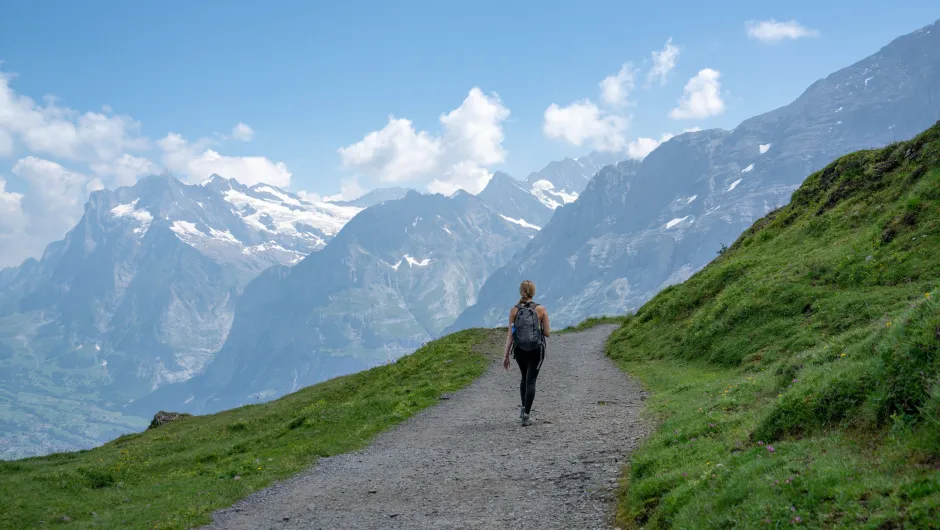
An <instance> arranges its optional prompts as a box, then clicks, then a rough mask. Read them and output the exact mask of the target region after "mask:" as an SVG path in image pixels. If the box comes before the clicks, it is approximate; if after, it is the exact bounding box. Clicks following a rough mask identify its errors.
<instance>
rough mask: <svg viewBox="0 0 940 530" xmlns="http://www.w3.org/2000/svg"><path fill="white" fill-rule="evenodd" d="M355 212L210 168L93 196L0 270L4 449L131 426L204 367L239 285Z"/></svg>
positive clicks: (77, 441)
mask: <svg viewBox="0 0 940 530" xmlns="http://www.w3.org/2000/svg"><path fill="white" fill-rule="evenodd" d="M360 210H361V209H360V208H357V207H351V206H338V205H334V204H329V203H322V202H308V201H304V200H302V199H300V198H299V197H298V196H296V195H293V194H290V193H288V192H286V191H284V190H281V189H278V188H276V187H273V186H268V185H256V186H252V187H250V188H249V187H246V186H243V185H241V184H239V183H238V182H236V181H233V180H228V179H225V178H222V177H219V176H217V175H213V176H212V177H211V178H209V179H208V180H207V181H206V182H204V183H203V184H202V185H185V184H183V183H181V182H180V181H178V180H177V179H175V178H173V177H171V176H153V177H147V178H144V179H142V180H140V181H139V182H137V184H136V185H135V186H133V187H126V188H120V189H117V190H113V191H109V190H102V191H96V192H94V193H92V195H91V198H90V199H89V201H88V203H87V204H86V205H85V212H84V215H83V216H82V218H81V220H80V221H79V223H78V224H77V225H76V226H75V227H74V228H73V229H72V230H70V231H69V232H68V234H67V235H66V236H65V238H64V239H63V240H61V241H57V242H55V243H52V244H50V245H49V246H48V247H47V249H46V251H45V253H44V254H43V255H42V257H41V258H40V259H38V260H34V259H30V260H27V261H26V262H24V263H23V264H22V265H21V266H20V267H18V268H14V269H7V270H6V271H5V272H4V273H3V275H2V282H0V407H2V408H0V411H2V415H0V421H3V422H4V424H3V426H4V429H3V431H4V437H3V438H2V439H0V454H4V455H6V454H7V453H8V451H14V450H19V449H18V448H23V447H31V448H36V449H37V450H42V451H49V450H60V449H73V448H76V447H84V446H87V444H88V443H89V441H90V440H95V441H97V440H99V438H100V437H101V436H109V435H110V434H112V433H114V432H122V429H124V428H125V427H126V426H127V422H131V423H132V424H137V423H139V422H138V421H137V420H136V419H133V418H124V417H123V416H122V415H121V414H120V413H118V412H117V411H118V408H119V407H120V405H122V404H126V403H128V402H130V401H132V400H134V399H137V398H140V397H142V396H145V395H147V394H149V393H150V392H152V391H153V390H155V389H157V388H159V387H161V386H163V385H166V384H171V383H174V382H179V381H183V380H186V379H188V378H189V377H192V376H193V375H194V374H196V373H199V372H200V371H202V370H203V368H204V367H205V366H206V364H207V363H208V362H209V361H210V360H211V359H212V356H213V354H214V353H215V352H216V351H218V349H219V348H220V347H221V346H222V344H223V343H224V341H225V339H226V337H227V336H228V333H229V330H230V328H231V325H232V320H233V317H234V310H235V300H236V298H237V296H238V295H239V293H240V292H241V291H242V289H244V287H245V285H246V284H247V283H248V282H249V281H250V280H251V279H253V278H254V277H255V276H256V275H257V274H258V273H259V272H260V271H262V270H264V269H266V268H267V267H269V266H271V265H272V264H283V265H289V264H291V263H296V262H297V261H298V260H299V259H300V258H302V257H303V256H306V255H307V254H309V253H311V252H315V251H317V250H319V249H322V248H323V247H324V246H325V245H326V243H327V242H328V241H329V240H330V239H332V238H333V237H334V236H335V235H336V234H337V233H338V232H339V230H340V228H341V227H342V226H343V225H344V224H345V223H346V222H348V220H349V219H351V218H352V217H353V216H354V215H355V214H357V213H358V212H359V211H360ZM99 409H100V410H99ZM109 410H110V411H113V412H107V411H109ZM92 417H98V419H96V420H91V419H89V418H92Z"/></svg>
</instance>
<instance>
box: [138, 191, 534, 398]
mask: <svg viewBox="0 0 940 530" xmlns="http://www.w3.org/2000/svg"><path fill="white" fill-rule="evenodd" d="M523 191H524V190H523ZM506 217H507V216H506V215H502V214H500V213H498V212H496V211H494V210H493V209H492V208H490V207H489V206H487V204H486V203H485V202H484V201H483V200H482V199H481V198H479V197H476V196H473V195H470V194H468V193H465V192H457V193H456V194H454V195H453V196H451V197H444V196H443V195H439V194H435V195H422V194H419V193H417V192H414V191H410V192H408V193H407V195H405V196H404V197H403V198H402V199H399V200H393V201H386V202H383V203H380V204H378V205H376V206H373V207H370V208H368V209H366V210H364V211H363V212H361V213H360V214H359V215H357V216H356V217H355V218H354V219H353V220H352V221H350V222H349V223H348V224H347V225H346V226H345V227H343V229H342V230H341V231H340V233H339V234H338V235H337V236H336V237H335V238H334V239H333V240H332V241H331V242H330V243H329V244H328V245H327V246H326V248H324V249H323V250H322V251H320V252H317V253H314V254H311V255H309V256H307V257H306V258H305V259H304V260H303V261H301V262H300V263H298V264H297V265H295V266H294V267H291V268H287V267H274V268H271V269H269V270H267V271H265V272H264V273H262V274H261V275H260V276H259V277H258V278H257V279H255V280H254V281H252V282H251V284H250V285H249V286H248V287H247V288H246V290H245V293H244V294H243V296H242V297H241V298H240V299H239V301H238V303H237V309H236V313H235V319H234V325H233V326H232V332H231V334H230V335H229V337H228V340H227V341H226V342H225V346H224V347H223V348H222V349H221V351H220V352H219V353H218V355H217V356H216V357H215V359H214V360H213V362H212V364H210V365H209V366H208V367H207V369H206V371H205V373H204V374H201V375H199V376H197V377H195V378H193V379H192V380H191V381H188V382H186V383H184V384H182V385H173V386H171V387H167V388H164V389H161V391H159V392H157V393H156V394H154V395H153V396H151V397H150V398H148V399H147V400H145V401H144V402H142V403H140V406H141V407H142V408H143V409H144V411H145V412H150V409H152V408H153V407H163V408H166V407H170V408H172V409H173V410H188V411H195V412H205V411H213V410H220V409H223V408H227V407H231V406H236V405H238V404H241V403H251V402H256V401H258V400H265V399H270V398H273V397H277V396H280V395H283V394H285V393H287V392H291V391H294V390H296V389H298V388H300V387H303V386H305V385H310V384H313V383H316V382H318V381H322V380H324V379H327V378H329V377H333V376H336V375H339V374H345V373H350V372H353V371H357V370H360V369H364V368H367V367H369V366H372V365H375V364H384V363H385V362H386V360H387V359H395V358H397V357H400V356H401V355H404V354H406V353H410V352H411V351H413V350H414V349H416V348H417V347H419V346H421V345H422V344H423V343H424V342H426V341H428V340H430V339H431V338H434V337H437V336H439V335H440V334H441V332H442V331H443V330H444V328H445V327H447V326H448V325H450V324H452V323H453V322H454V320H455V319H456V318H457V315H459V314H460V312H461V311H462V310H463V309H464V308H465V307H467V306H469V305H471V304H473V303H474V302H475V301H476V297H477V292H478V291H479V289H480V286H481V285H482V284H483V282H484V280H485V279H486V278H487V277H488V276H489V275H490V274H491V273H492V272H493V271H495V270H496V269H497V268H499V267H500V266H501V265H502V264H504V263H506V262H507V261H508V260H509V258H510V257H511V256H512V255H513V254H514V253H515V252H517V251H518V250H519V249H521V248H523V247H524V246H525V243H526V242H528V241H529V239H530V237H531V236H532V234H533V232H535V230H533V229H532V228H528V227H525V226H520V225H519V224H518V223H516V222H513V221H510V220H507V219H506ZM135 405H137V404H135ZM142 413H144V412H142Z"/></svg>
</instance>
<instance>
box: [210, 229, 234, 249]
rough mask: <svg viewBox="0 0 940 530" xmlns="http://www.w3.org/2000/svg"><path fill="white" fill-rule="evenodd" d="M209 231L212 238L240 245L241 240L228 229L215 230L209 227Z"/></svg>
mask: <svg viewBox="0 0 940 530" xmlns="http://www.w3.org/2000/svg"><path fill="white" fill-rule="evenodd" d="M209 233H210V234H212V238H213V239H218V240H219V241H221V242H223V243H232V244H235V245H241V241H239V240H238V239H236V238H235V236H233V235H232V233H231V232H229V231H228V230H216V229H215V228H212V227H211V226H210V227H209Z"/></svg>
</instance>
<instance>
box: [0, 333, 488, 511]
mask: <svg viewBox="0 0 940 530" xmlns="http://www.w3.org/2000/svg"><path fill="white" fill-rule="evenodd" d="M501 340H502V334H501V333H500V332H499V331H498V330H468V331H463V332H460V333H456V334H454V335H449V336H447V337H444V338H442V339H440V340H437V341H434V342H431V343H429V344H427V345H426V346H425V347H423V348H421V349H420V350H418V351H417V352H415V353H414V354H412V355H409V356H406V357H403V358H401V359H399V360H398V362H396V363H394V364H391V365H388V366H382V367H378V368H374V369H371V370H368V371H365V372H360V373H357V374H353V375H349V376H345V377H340V378H336V379H333V380H330V381H327V382H324V383H321V384H318V385H315V386H312V387H308V388H305V389H303V390H301V391H299V392H296V393H294V394H291V395H288V396H285V397H283V398H281V399H278V400H277V401H273V402H270V403H265V404H261V405H251V406H246V407H242V408H238V409H234V410H229V411H226V412H222V413H219V414H214V415H211V416H196V417H188V418H183V419H180V420H177V421H175V422H173V423H168V424H166V425H163V426H161V427H158V428H155V429H152V430H148V431H145V432H142V433H139V434H132V435H127V436H123V437H121V438H118V439H117V440H114V441H113V442H110V443H108V444H106V445H104V446H102V447H98V448H95V449H92V450H89V451H79V452H74V453H60V454H54V455H50V456H46V457H39V458H30V459H25V460H18V461H12V462H9V461H8V462H2V461H0V527H3V528H35V527H38V526H43V525H48V524H61V523H68V524H69V526H70V527H76V528H84V527H91V526H97V527H99V528H101V527H104V528H189V527H192V526H194V525H198V524H201V523H207V522H209V516H210V514H211V513H212V512H213V511H214V510H216V509H218V508H221V507H224V506H228V505H231V504H232V503H234V502H235V501H237V500H238V499H241V498H243V497H245V496H247V495H248V494H250V493H251V492H253V491H257V490H259V489H261V488H264V487H266V486H268V485H270V484H271V483H272V482H273V481H275V480H278V479H282V478H285V477H287V476H290V475H292V474H294V473H296V472H298V471H300V470H301V469H303V468H305V467H307V466H309V465H311V464H313V463H314V462H315V461H316V459H317V458H318V457H320V456H329V455H334V454H338V453H345V452H349V451H352V450H355V449H358V448H361V447H363V446H365V445H366V444H368V442H369V441H370V440H371V439H372V438H373V437H374V436H375V435H376V434H377V433H379V432H380V431H382V430H384V429H387V428H388V427H391V426H393V425H395V424H397V423H399V422H401V421H402V420H404V419H406V418H408V417H409V416H411V415H412V414H414V413H415V412H417V411H419V410H421V409H423V408H425V407H427V406H429V405H432V404H434V403H435V402H437V400H438V399H439V397H440V395H441V394H442V393H444V392H453V391H455V390H458V389H460V388H462V387H464V386H466V385H467V384H468V383H470V382H471V381H472V380H473V379H474V378H476V377H477V376H479V375H482V374H483V372H484V371H485V370H486V367H487V365H488V363H489V362H490V360H491V359H492V358H493V356H495V354H496V353H498V352H499V351H500V350H501V347H502V342H501Z"/></svg>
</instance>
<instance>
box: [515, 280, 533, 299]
mask: <svg viewBox="0 0 940 530" xmlns="http://www.w3.org/2000/svg"><path fill="white" fill-rule="evenodd" d="M533 298H535V284H534V283H532V282H531V281H530V280H526V281H524V282H522V284H521V285H520V286H519V303H520V304H527V303H529V302H531V301H532V299H533Z"/></svg>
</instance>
